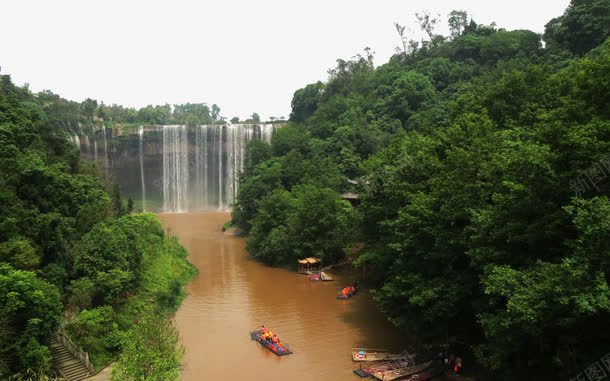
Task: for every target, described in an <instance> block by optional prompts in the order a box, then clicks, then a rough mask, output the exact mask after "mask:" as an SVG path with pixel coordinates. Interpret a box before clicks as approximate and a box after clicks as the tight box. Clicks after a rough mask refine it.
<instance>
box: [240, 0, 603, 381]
mask: <svg viewBox="0 0 610 381" xmlns="http://www.w3.org/2000/svg"><path fill="white" fill-rule="evenodd" d="M418 21H419V22H420V25H421V27H422V30H423V31H424V32H425V34H426V35H427V36H428V38H426V39H425V40H423V41H414V40H412V39H409V38H408V36H406V35H405V28H404V27H403V26H401V25H398V24H397V25H396V29H397V32H398V37H399V44H400V49H399V51H398V52H397V54H396V55H394V56H393V57H392V58H391V59H390V61H389V62H388V63H386V64H383V65H381V66H378V67H375V66H374V65H373V56H372V54H371V52H370V51H369V50H366V51H365V53H364V54H363V55H358V56H356V57H354V58H352V59H350V60H338V65H337V67H336V68H334V69H332V70H330V71H329V78H328V80H327V81H326V82H324V83H323V82H317V83H314V84H309V85H307V86H305V87H304V88H302V89H300V90H298V91H296V92H295V94H294V97H293V99H292V114H291V117H290V119H291V122H290V123H289V124H288V125H287V126H286V127H284V128H282V129H279V130H278V131H277V132H276V133H275V135H274V136H273V139H272V142H271V144H270V145H268V144H266V143H263V142H250V144H249V146H248V151H247V160H246V164H245V168H244V170H243V173H242V176H241V185H240V190H239V194H238V197H237V200H236V202H235V205H234V212H233V224H234V225H237V226H239V227H240V228H242V229H243V230H244V231H245V232H246V233H247V234H248V238H247V245H248V249H249V250H250V252H251V254H252V255H253V256H254V257H255V258H258V259H260V260H262V261H264V262H266V263H268V264H273V265H294V264H295V259H296V258H301V257H305V256H310V255H317V256H320V257H322V258H323V259H324V260H325V261H326V262H327V263H328V262H334V261H337V260H339V259H341V258H343V257H344V256H345V255H347V254H348V253H349V252H350V248H351V247H352V246H353V245H354V244H356V243H363V244H364V249H363V250H362V251H361V252H360V254H359V256H358V258H357V259H356V265H358V266H366V269H367V275H368V276H369V277H370V278H372V279H371V280H372V281H373V282H374V283H373V284H374V285H376V286H375V287H374V288H375V289H374V291H372V292H373V295H374V298H375V299H376V301H377V302H378V304H379V306H380V307H381V309H382V310H383V311H384V313H385V314H387V316H388V318H389V319H390V320H391V321H392V322H393V323H395V324H396V325H398V326H400V327H401V328H403V329H404V330H406V331H408V332H410V333H411V334H413V335H415V336H416V337H417V338H418V341H419V342H420V343H429V344H435V343H436V344H441V343H447V342H448V343H449V344H450V345H451V348H452V350H454V351H459V352H462V353H467V354H470V357H471V358H472V360H473V361H470V363H471V364H472V363H473V362H475V361H476V363H478V366H479V367H480V368H482V369H484V370H485V371H486V372H488V373H489V374H492V375H494V379H507V380H514V379H567V378H569V377H574V376H576V375H577V374H579V373H581V372H583V371H584V369H585V368H586V367H588V366H589V365H590V364H592V363H594V362H596V361H599V359H600V358H601V357H602V356H603V355H605V354H606V353H607V352H608V350H609V348H610V336H609V331H608V330H607V329H606V324H607V322H608V321H610V320H609V319H610V288H609V282H610V246H609V245H610V201H609V199H608V196H609V192H610V179H608V178H607V177H608V176H609V175H610V120H609V117H610V98H609V96H610V75H609V73H610V40H609V39H608V36H609V35H610V31H609V29H610V2H608V1H607V0H573V1H572V3H571V4H570V6H569V7H568V8H567V9H566V11H565V13H564V14H563V15H561V16H559V17H557V18H555V19H553V20H550V21H549V22H548V24H547V25H546V29H545V32H544V34H543V35H539V34H536V33H533V32H530V31H527V30H515V31H507V30H504V29H501V28H497V27H496V26H494V25H491V26H489V25H478V24H477V23H476V22H475V21H473V20H471V19H469V18H468V16H467V15H466V13H464V12H458V11H455V12H452V13H451V14H450V15H449V26H450V30H451V35H450V36H441V35H438V34H436V33H435V31H434V25H435V20H434V19H433V18H431V17H429V16H428V15H424V16H418ZM347 180H350V181H349V182H348V181H347ZM346 191H351V192H357V193H358V194H359V195H360V199H359V203H358V205H357V206H356V207H354V208H353V207H351V206H350V204H349V203H348V202H347V201H343V200H342V199H341V198H340V197H339V194H340V193H342V192H346Z"/></svg>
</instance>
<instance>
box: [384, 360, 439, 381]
mask: <svg viewBox="0 0 610 381" xmlns="http://www.w3.org/2000/svg"><path fill="white" fill-rule="evenodd" d="M430 365H432V361H426V362H424V363H421V364H416V365H409V366H405V367H401V368H397V369H390V370H380V371H377V372H374V373H373V374H372V376H373V377H375V378H376V379H378V380H381V381H391V380H396V379H398V378H401V377H405V376H409V375H412V374H414V373H418V372H421V371H422V370H424V369H426V368H428V367H429V366H430Z"/></svg>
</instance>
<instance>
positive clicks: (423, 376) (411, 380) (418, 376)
mask: <svg viewBox="0 0 610 381" xmlns="http://www.w3.org/2000/svg"><path fill="white" fill-rule="evenodd" d="M444 371H445V366H444V364H437V365H433V366H431V367H429V368H428V369H426V370H424V371H422V372H419V373H415V374H412V375H410V376H407V377H406V378H400V379H398V380H397V381H427V380H429V379H431V378H433V377H436V376H439V375H441V374H443V372H444Z"/></svg>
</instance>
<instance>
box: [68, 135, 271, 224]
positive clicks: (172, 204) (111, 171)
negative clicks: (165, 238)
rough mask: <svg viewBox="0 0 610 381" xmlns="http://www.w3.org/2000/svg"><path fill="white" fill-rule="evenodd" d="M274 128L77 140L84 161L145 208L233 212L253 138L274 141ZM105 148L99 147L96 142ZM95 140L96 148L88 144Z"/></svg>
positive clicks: (154, 209) (125, 195)
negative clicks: (93, 163) (88, 161)
mask: <svg viewBox="0 0 610 381" xmlns="http://www.w3.org/2000/svg"><path fill="white" fill-rule="evenodd" d="M274 128H276V127H275V126H274V125H271V124H230V125H203V126H144V127H140V128H139V130H138V131H137V132H134V133H133V134H126V135H121V136H112V133H113V130H111V129H106V128H103V129H99V130H96V131H93V134H92V136H89V137H87V139H83V138H81V139H80V140H77V139H78V136H77V138H76V139H74V143H75V144H77V145H79V147H80V152H81V156H82V157H83V158H84V159H87V160H91V161H95V162H97V164H98V165H99V166H100V167H101V168H103V169H102V170H103V171H104V172H106V173H108V175H109V176H112V177H113V179H114V181H116V182H117V183H118V184H119V186H120V188H121V193H122V194H123V196H124V197H129V198H132V199H133V200H134V201H135V203H136V206H137V207H138V208H140V209H142V210H146V211H153V212H175V213H180V212H196V211H204V210H228V209H229V208H230V206H231V204H232V202H233V201H234V199H235V196H236V195H237V190H238V187H239V181H238V174H239V172H240V171H241V170H242V169H243V165H244V159H245V150H246V143H247V142H248V141H249V140H253V139H256V140H264V141H267V142H270V141H271V135H272V133H273V130H274ZM98 139H99V140H101V141H102V142H103V144H101V145H100V144H97V140H98ZM89 142H93V144H89Z"/></svg>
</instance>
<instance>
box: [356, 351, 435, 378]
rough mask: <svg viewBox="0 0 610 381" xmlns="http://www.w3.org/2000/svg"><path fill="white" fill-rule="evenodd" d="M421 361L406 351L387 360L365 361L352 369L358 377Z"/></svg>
mask: <svg viewBox="0 0 610 381" xmlns="http://www.w3.org/2000/svg"><path fill="white" fill-rule="evenodd" d="M421 362H423V361H419V360H418V356H417V355H410V354H409V353H408V352H402V353H401V354H399V355H398V356H396V357H395V358H393V359H390V360H387V361H383V362H377V363H366V365H362V364H361V365H360V368H359V369H356V370H354V373H355V374H357V375H358V376H360V377H369V376H372V375H373V373H375V372H380V371H389V370H394V369H400V368H404V367H406V366H411V365H415V364H419V363H421Z"/></svg>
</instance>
